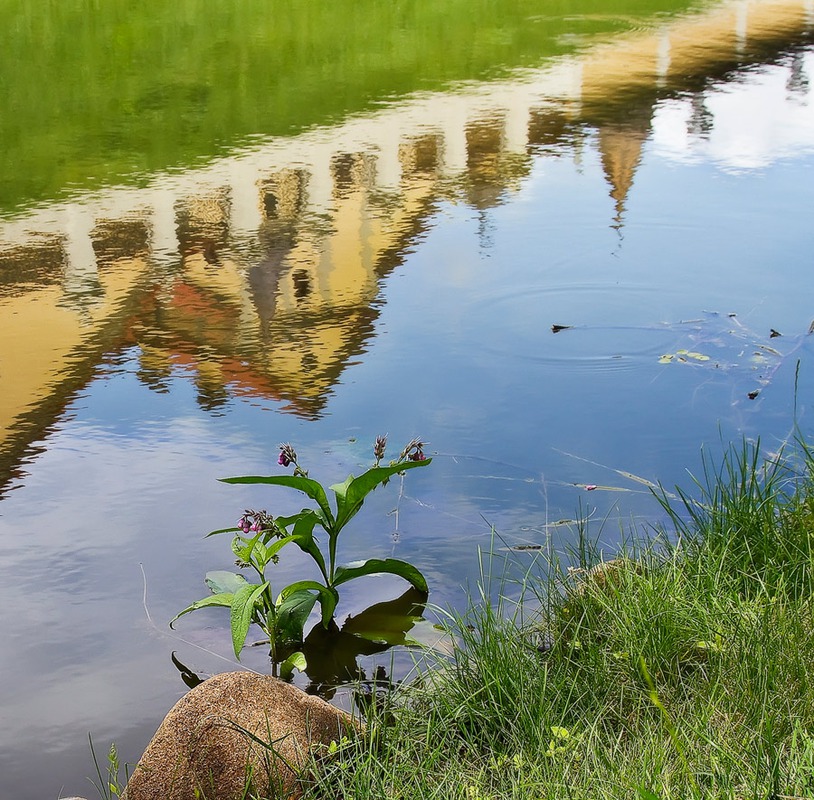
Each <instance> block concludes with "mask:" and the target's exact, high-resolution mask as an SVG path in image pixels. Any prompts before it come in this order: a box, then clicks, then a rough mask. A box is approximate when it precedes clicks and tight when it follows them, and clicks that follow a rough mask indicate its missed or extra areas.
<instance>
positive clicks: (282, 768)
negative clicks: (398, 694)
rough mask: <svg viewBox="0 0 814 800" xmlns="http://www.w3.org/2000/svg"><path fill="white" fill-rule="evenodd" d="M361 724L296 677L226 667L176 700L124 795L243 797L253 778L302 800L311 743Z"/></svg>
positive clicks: (184, 799) (270, 790)
mask: <svg viewBox="0 0 814 800" xmlns="http://www.w3.org/2000/svg"><path fill="white" fill-rule="evenodd" d="M356 730H358V725H357V724H356V723H355V722H354V721H353V720H352V718H351V717H350V716H349V715H347V714H346V713H345V712H344V711H340V710H339V709H337V708H334V707H333V706H331V705H329V704H328V703H326V702H325V701H324V700H321V699H320V698H318V697H313V696H311V695H307V694H305V692H303V691H301V690H300V689H298V688H296V687H295V686H292V685H290V684H288V683H284V682H283V681H280V680H278V679H277V678H272V677H269V676H266V675H256V674H254V673H251V672H226V673H223V674H221V675H215V676H214V677H212V678H209V679H208V680H206V681H204V682H203V683H201V684H199V685H198V686H196V687H195V688H194V689H192V690H191V691H190V692H188V693H187V694H186V695H184V697H182V698H181V699H180V700H179V701H178V702H177V703H176V704H175V706H173V708H172V709H171V711H170V712H169V714H167V716H166V717H165V718H164V721H163V722H162V723H161V725H160V727H159V728H158V730H157V731H156V733H155V736H153V738H152V740H151V741H150V744H149V745H148V746H147V749H146V750H145V751H144V755H143V756H142V757H141V760H140V761H139V763H138V765H137V766H136V768H135V770H134V771H133V775H132V777H131V778H130V780H129V782H128V784H127V789H126V790H125V793H124V795H123V799H122V800H240V799H241V798H244V797H246V792H245V787H246V776H247V775H249V774H250V775H251V783H252V786H253V789H254V791H256V792H257V793H258V794H261V795H262V796H263V797H268V798H280V799H281V800H282V799H283V798H285V799H286V800H288V799H290V798H298V797H300V796H301V791H300V790H299V788H298V782H297V777H298V773H299V772H300V770H301V769H302V766H303V764H304V762H305V758H306V755H307V753H308V751H309V749H310V748H311V747H313V746H314V745H317V744H330V742H332V741H338V740H339V739H341V738H342V736H344V735H348V734H349V733H351V732H355V731H356Z"/></svg>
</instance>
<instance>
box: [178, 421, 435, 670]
mask: <svg viewBox="0 0 814 800" xmlns="http://www.w3.org/2000/svg"><path fill="white" fill-rule="evenodd" d="M424 446H425V443H424V442H422V441H421V440H420V439H413V440H411V441H410V442H409V443H408V444H407V446H406V447H405V448H404V449H403V450H402V451H401V453H400V454H399V456H398V458H397V459H396V460H394V461H391V462H390V463H389V464H388V465H387V466H382V465H381V462H382V459H383V458H384V454H385V448H386V447H387V437H386V436H378V437H377V438H376V442H375V444H374V446H373V457H374V462H373V466H372V467H371V468H370V469H368V470H367V471H366V472H364V473H363V474H361V475H359V477H356V478H355V477H354V476H353V475H349V476H348V477H347V479H346V480H345V481H344V482H343V483H338V484H335V485H334V486H330V487H329V490H330V491H331V492H333V495H334V503H333V507H332V506H331V504H330V503H329V502H328V494H327V492H326V491H325V489H324V488H323V486H322V484H320V483H319V482H318V481H315V480H313V479H312V478H309V477H308V471H307V470H305V469H303V468H302V467H301V466H300V464H299V462H298V461H297V453H296V452H295V451H294V448H293V447H292V446H291V445H290V444H283V445H280V456H279V458H278V463H279V464H280V465H281V466H283V467H288V466H291V465H292V464H293V466H294V471H293V474H292V475H272V476H257V475H252V476H243V477H237V478H222V479H221V480H222V481H223V482H224V483H263V484H271V485H275V486H288V487H290V488H292V489H297V490H298V491H300V492H302V493H303V494H304V495H306V496H307V497H309V498H310V499H311V500H312V501H313V502H314V503H315V507H313V508H304V509H302V511H299V512H298V513H296V514H292V515H291V516H287V517H274V516H272V515H271V514H269V513H268V512H267V511H265V510H263V511H255V510H253V509H247V510H246V511H245V513H244V514H243V516H242V517H241V518H240V519H239V520H238V523H237V526H236V527H234V528H223V529H221V530H217V531H212V533H210V534H208V536H214V535H217V534H221V533H234V534H235V536H234V538H233V539H232V552H233V553H234V554H235V556H236V558H237V562H236V563H237V566H238V567H240V568H241V569H252V570H254V572H255V573H256V576H257V578H258V579H259V582H258V583H252V582H249V581H248V580H246V578H245V577H244V576H243V575H242V574H240V573H233V572H225V571H215V572H208V573H207V575H206V584H207V586H208V587H209V589H210V590H211V592H212V594H211V595H209V596H208V597H205V598H203V599H202V600H198V601H197V602H195V603H192V605H190V606H188V607H187V608H185V609H184V610H183V611H182V612H181V613H180V614H178V615H177V616H176V617H175V618H174V619H173V620H172V622H171V623H170V625H171V626H172V624H173V623H174V622H175V620H177V619H178V618H179V617H181V616H183V615H184V614H187V613H188V612H190V611H195V610H196V609H199V608H205V607H208V606H223V607H226V608H229V609H231V611H230V625H231V631H232V646H233V647H234V651H235V656H236V657H237V658H240V651H241V650H242V649H243V646H244V644H245V642H246V637H247V635H248V632H249V628H250V627H251V625H252V623H256V624H257V625H259V626H260V627H261V628H262V629H263V631H264V633H265V635H266V636H267V637H268V641H269V647H270V654H271V659H272V664H273V665H274V668H275V669H276V665H277V664H278V663H280V656H281V655H282V654H283V653H284V652H288V653H290V652H291V650H292V649H295V648H296V647H297V646H298V645H299V644H301V643H302V641H303V629H304V626H305V623H306V621H307V620H308V616H309V615H310V613H311V611H312V609H313V608H314V605H315V604H316V603H317V602H319V604H320V611H321V617H322V625H323V626H325V627H326V628H327V627H328V625H329V623H330V621H331V620H332V619H333V616H334V612H335V610H336V606H337V604H338V602H339V590H338V587H339V586H341V585H342V584H343V583H347V582H348V581H350V580H353V579H354V578H361V577H363V576H365V575H373V574H376V573H381V572H388V573H392V574H394V575H399V576H400V577H402V578H404V579H405V580H407V581H409V583H410V584H412V585H413V586H414V587H415V588H416V589H418V590H419V591H421V592H424V593H426V592H427V581H426V580H425V578H424V576H423V575H422V574H421V572H419V571H418V569H416V568H415V567H414V566H413V565H412V564H408V563H407V562H406V561H400V560H398V559H395V558H370V559H367V560H366V561H357V562H354V563H351V564H345V565H339V564H337V557H336V549H337V541H338V539H339V534H340V532H341V531H342V529H343V528H344V527H345V525H347V524H348V522H350V520H351V519H352V518H353V517H354V516H355V515H356V513H357V512H358V511H359V509H360V508H361V507H362V504H363V503H364V501H365V498H366V497H367V495H368V494H370V492H372V491H373V490H374V489H375V488H376V487H377V486H379V485H385V484H387V482H388V481H389V480H390V478H391V477H393V475H396V474H398V473H403V472H404V471H405V470H408V469H413V468H414V467H423V466H426V465H428V464H429V463H431V459H429V458H426V457H425V455H424ZM319 528H321V529H322V530H323V531H324V533H325V534H327V541H324V540H323V541H322V542H320V541H319V540H318V538H317V536H316V535H315V531H316V530H317V529H319ZM289 544H294V545H296V546H297V547H299V548H300V550H302V551H303V552H304V553H307V554H308V555H309V556H311V558H312V559H313V561H314V563H315V564H316V566H317V568H318V569H319V572H320V575H321V577H322V582H320V581H317V580H301V581H295V582H294V583H291V584H289V585H288V586H286V587H285V588H283V589H282V590H281V591H280V592H279V593H278V594H277V595H276V596H275V595H274V592H273V591H272V584H271V580H270V574H269V573H270V567H271V565H274V564H276V563H277V562H278V560H279V553H280V551H281V550H282V549H283V548H284V547H285V546H286V545H289ZM295 667H296V668H298V669H304V668H305V659H304V656H303V655H302V653H300V652H294V653H293V654H291V655H289V656H288V657H287V658H286V659H285V660H284V661H283V662H282V663H281V665H280V668H281V671H282V672H284V673H285V672H290V671H291V670H292V669H293V668H295Z"/></svg>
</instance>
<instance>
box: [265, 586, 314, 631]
mask: <svg viewBox="0 0 814 800" xmlns="http://www.w3.org/2000/svg"><path fill="white" fill-rule="evenodd" d="M316 601H317V595H316V594H315V593H314V592H312V591H310V590H308V589H300V590H298V591H296V592H292V593H291V594H289V595H287V596H286V597H285V599H284V600H283V601H282V602H281V603H280V604H279V605H278V606H277V616H276V623H275V626H276V628H275V629H276V631H277V633H278V634H280V635H281V638H282V640H283V641H285V642H301V641H302V631H303V628H304V627H305V623H306V621H307V620H308V615H309V614H310V613H311V609H312V608H313V607H314V603H316Z"/></svg>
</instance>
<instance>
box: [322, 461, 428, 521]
mask: <svg viewBox="0 0 814 800" xmlns="http://www.w3.org/2000/svg"><path fill="white" fill-rule="evenodd" d="M431 463H432V459H431V458H425V459H424V460H423V461H404V462H402V463H400V464H394V465H392V466H389V467H372V468H371V469H369V470H368V471H367V472H363V473H362V474H361V475H360V476H359V477H358V478H354V477H353V475H348V477H347V478H346V479H345V480H344V482H342V483H335V484H334V485H333V486H331V487H330V488H331V491H333V493H334V494H335V495H336V522H335V525H334V530H335V531H336V532H339V530H340V529H341V528H342V527H344V525H345V524H346V523H347V522H348V521H349V520H350V519H351V517H353V515H354V514H355V513H356V512H357V511H358V510H359V509H360V508H361V507H362V503H364V501H365V498H366V497H367V496H368V495H369V494H370V493H371V492H372V491H373V490H374V489H375V488H376V487H377V486H379V485H380V484H382V483H385V482H386V481H388V480H390V478H392V477H393V475H398V473H399V472H404V471H405V470H408V469H414V468H415V467H426V466H427V465H429V464H431Z"/></svg>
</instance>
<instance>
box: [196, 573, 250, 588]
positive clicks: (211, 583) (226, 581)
mask: <svg viewBox="0 0 814 800" xmlns="http://www.w3.org/2000/svg"><path fill="white" fill-rule="evenodd" d="M204 581H205V582H206V585H207V586H208V587H209V588H210V589H211V590H212V593H213V594H220V593H222V592H230V593H232V594H234V593H235V592H237V591H239V590H240V589H242V588H243V587H244V586H246V585H247V584H248V581H247V580H246V579H245V578H244V577H243V576H242V575H238V574H237V573H235V572H227V571H226V570H223V569H216V570H213V571H212V572H207V573H206V577H205V578H204Z"/></svg>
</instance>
